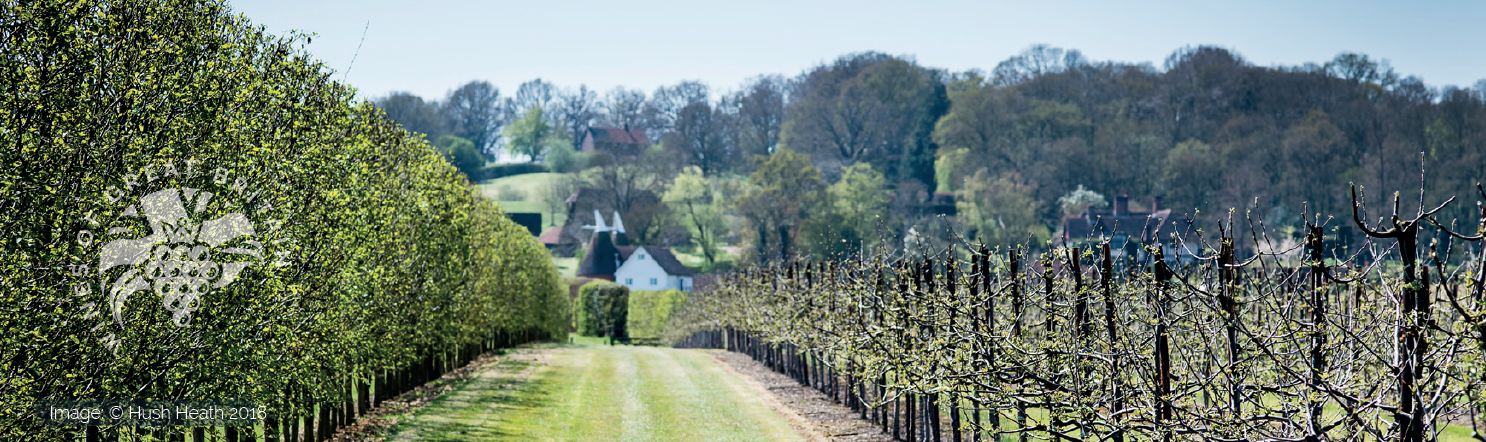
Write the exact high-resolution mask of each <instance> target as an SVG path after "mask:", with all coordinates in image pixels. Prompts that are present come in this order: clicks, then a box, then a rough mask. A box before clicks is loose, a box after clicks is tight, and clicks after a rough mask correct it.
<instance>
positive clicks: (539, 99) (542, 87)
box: [508, 78, 557, 118]
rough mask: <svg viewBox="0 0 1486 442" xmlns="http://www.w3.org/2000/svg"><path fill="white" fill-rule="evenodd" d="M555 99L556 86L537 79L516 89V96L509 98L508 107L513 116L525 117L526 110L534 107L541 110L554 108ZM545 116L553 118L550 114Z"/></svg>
mask: <svg viewBox="0 0 1486 442" xmlns="http://www.w3.org/2000/svg"><path fill="white" fill-rule="evenodd" d="M556 98H557V86H553V85H552V83H548V82H545V81H542V79H540V78H538V79H535V80H531V81H528V82H525V83H521V86H518V87H516V96H514V97H512V98H511V101H510V103H509V105H508V107H509V108H510V112H511V114H513V115H525V114H526V111H527V110H529V109H531V108H534V107H540V108H543V109H552V108H554V107H556V106H555V103H554V101H553V100H554V99H556ZM547 115H548V117H549V118H551V117H554V116H555V114H552V113H550V112H549V113H548V114H547Z"/></svg>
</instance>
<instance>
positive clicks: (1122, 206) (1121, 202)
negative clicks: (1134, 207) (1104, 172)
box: [1114, 194, 1130, 216]
mask: <svg viewBox="0 0 1486 442" xmlns="http://www.w3.org/2000/svg"><path fill="white" fill-rule="evenodd" d="M1129 214H1130V194H1124V195H1120V196H1117V197H1115V203H1114V216H1125V215H1129Z"/></svg>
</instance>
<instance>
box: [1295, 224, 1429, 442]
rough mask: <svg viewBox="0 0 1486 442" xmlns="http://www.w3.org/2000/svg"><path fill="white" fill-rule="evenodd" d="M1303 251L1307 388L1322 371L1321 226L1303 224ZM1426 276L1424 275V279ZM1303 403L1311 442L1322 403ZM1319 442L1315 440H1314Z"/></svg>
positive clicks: (1317, 382) (1317, 381) (1323, 266)
mask: <svg viewBox="0 0 1486 442" xmlns="http://www.w3.org/2000/svg"><path fill="white" fill-rule="evenodd" d="M1306 229H1307V232H1306V237H1305V243H1306V249H1308V250H1307V251H1308V252H1310V253H1309V255H1310V256H1309V261H1310V265H1311V281H1310V282H1311V286H1310V292H1311V296H1310V304H1311V305H1310V307H1311V318H1310V319H1311V321H1310V322H1311V323H1310V328H1311V333H1310V335H1311V349H1310V350H1311V351H1310V353H1311V354H1310V356H1311V364H1310V365H1311V366H1310V375H1311V376H1310V383H1311V388H1312V389H1315V388H1318V387H1320V386H1321V382H1322V379H1321V377H1322V376H1321V375H1322V373H1324V372H1325V371H1326V354H1325V353H1324V352H1323V350H1324V349H1325V347H1326V288H1327V284H1326V279H1325V278H1326V255H1325V251H1324V246H1325V239H1324V235H1323V231H1322V230H1321V226H1318V225H1314V224H1310V223H1306ZM1428 274H1429V273H1428V272H1425V275H1426V276H1427V275H1428ZM1306 402H1308V407H1307V408H1309V409H1310V422H1309V423H1308V424H1307V426H1308V428H1307V430H1309V432H1310V436H1311V438H1321V437H1323V436H1324V435H1323V434H1321V431H1320V428H1319V426H1320V421H1321V408H1322V406H1323V405H1324V404H1325V402H1324V401H1322V402H1316V401H1314V400H1312V399H1311V395H1306ZM1317 440H1319V439H1317Z"/></svg>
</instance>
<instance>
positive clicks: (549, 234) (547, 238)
mask: <svg viewBox="0 0 1486 442" xmlns="http://www.w3.org/2000/svg"><path fill="white" fill-rule="evenodd" d="M537 241H540V242H541V243H542V244H547V245H557V244H558V243H560V242H562V226H552V227H548V228H547V231H545V232H542V236H538V237H537Z"/></svg>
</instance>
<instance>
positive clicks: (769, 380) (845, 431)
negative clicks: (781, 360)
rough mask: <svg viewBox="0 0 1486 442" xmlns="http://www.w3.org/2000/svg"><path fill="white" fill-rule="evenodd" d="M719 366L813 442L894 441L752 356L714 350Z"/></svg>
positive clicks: (714, 358)
mask: <svg viewBox="0 0 1486 442" xmlns="http://www.w3.org/2000/svg"><path fill="white" fill-rule="evenodd" d="M709 353H710V356H712V359H713V360H715V361H717V363H718V365H721V366H723V367H724V368H726V369H729V371H732V372H734V374H736V375H737V376H738V377H740V378H742V379H743V380H744V382H745V383H747V384H748V385H749V386H751V387H753V388H754V389H755V390H757V391H758V394H759V397H761V398H763V399H764V403H765V404H768V405H769V407H770V408H773V409H774V411H775V412H777V413H779V414H780V415H781V416H784V417H785V420H788V421H789V423H790V426H792V427H794V428H795V431H798V432H799V433H800V435H801V436H804V437H805V439H806V440H808V441H811V442H816V441H821V442H824V441H832V442H835V441H850V442H869V441H870V442H877V441H882V442H890V441H892V440H893V439H892V437H891V436H890V435H888V434H887V433H884V432H882V430H881V429H880V428H876V427H874V426H872V423H871V422H868V421H866V420H863V419H862V418H861V417H860V416H859V415H857V414H856V413H853V412H852V411H851V409H850V408H846V406H844V405H841V404H838V403H836V402H834V401H832V400H831V398H830V397H828V396H826V395H825V393H821V392H820V391H817V390H815V389H813V388H810V387H807V386H804V385H800V383H799V382H795V380H794V379H790V378H789V377H788V376H785V375H783V374H780V373H777V372H775V371H773V370H770V369H769V367H766V366H764V364H762V363H759V362H758V361H755V360H753V358H750V357H748V355H745V354H742V353H734V352H729V351H711V352H709Z"/></svg>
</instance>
